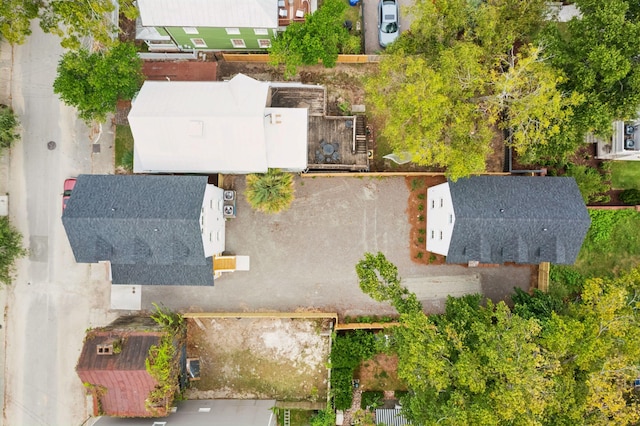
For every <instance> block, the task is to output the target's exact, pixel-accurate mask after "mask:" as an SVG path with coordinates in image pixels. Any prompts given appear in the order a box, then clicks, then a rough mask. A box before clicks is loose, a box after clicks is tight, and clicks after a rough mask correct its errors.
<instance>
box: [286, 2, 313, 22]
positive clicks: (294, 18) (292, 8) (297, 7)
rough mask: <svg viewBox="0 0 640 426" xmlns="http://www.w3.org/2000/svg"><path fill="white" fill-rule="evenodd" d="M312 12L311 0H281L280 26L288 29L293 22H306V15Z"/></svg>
mask: <svg viewBox="0 0 640 426" xmlns="http://www.w3.org/2000/svg"><path fill="white" fill-rule="evenodd" d="M311 12H312V10H311V3H310V2H309V0H293V1H290V0H280V1H279V2H278V25H279V26H281V27H286V26H287V25H289V24H290V23H292V22H304V21H305V15H308V14H310V13H311Z"/></svg>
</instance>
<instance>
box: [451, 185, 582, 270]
mask: <svg viewBox="0 0 640 426" xmlns="http://www.w3.org/2000/svg"><path fill="white" fill-rule="evenodd" d="M449 188H450V191H451V198H452V202H453V209H454V213H455V224H454V228H453V234H452V237H451V244H450V246H449V253H448V255H447V262H448V263H467V262H469V261H472V260H477V261H480V262H482V263H504V262H516V263H539V262H551V263H560V264H573V263H574V262H575V260H576V257H577V256H578V252H579V251H580V247H581V245H582V242H583V240H584V237H585V236H586V234H587V231H588V230H589V226H590V223H591V220H590V218H589V213H588V212H587V209H586V206H585V204H584V201H583V199H582V196H581V195H580V191H579V190H578V186H577V185H576V182H575V180H574V179H573V178H568V177H525V176H474V177H470V178H465V179H459V180H458V181H456V182H449Z"/></svg>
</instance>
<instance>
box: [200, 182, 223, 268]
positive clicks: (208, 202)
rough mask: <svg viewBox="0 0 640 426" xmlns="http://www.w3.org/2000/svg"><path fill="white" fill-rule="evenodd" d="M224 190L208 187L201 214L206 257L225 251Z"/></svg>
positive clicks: (201, 228)
mask: <svg viewBox="0 0 640 426" xmlns="http://www.w3.org/2000/svg"><path fill="white" fill-rule="evenodd" d="M223 192H224V191H223V190H222V189H220V188H218V187H216V186H214V185H207V188H206V189H205V192H204V199H203V201H202V213H201V214H200V230H201V231H202V245H203V247H204V255H205V257H211V256H213V255H216V254H220V253H222V252H223V251H224V239H225V234H224V229H225V226H224V225H225V220H224V215H223V213H222V205H223V203H224V201H223V198H222V197H223Z"/></svg>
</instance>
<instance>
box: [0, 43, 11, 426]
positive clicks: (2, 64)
mask: <svg viewBox="0 0 640 426" xmlns="http://www.w3.org/2000/svg"><path fill="white" fill-rule="evenodd" d="M11 66H12V48H11V46H10V45H9V43H7V42H6V41H5V40H4V39H1V38H0V104H5V105H9V106H11ZM8 192H9V153H8V152H5V153H3V154H2V155H0V194H3V195H4V194H7V193H8ZM9 202H11V200H9ZM6 306H7V288H6V287H5V286H3V285H1V284H0V309H2V317H1V318H0V345H1V346H0V347H1V348H2V355H1V356H0V371H1V372H2V374H0V401H2V403H3V407H4V386H5V383H4V378H5V374H4V373H5V357H6V353H7V350H6V348H7V342H6V333H5V324H6ZM3 410H4V408H3ZM2 425H4V416H3V415H0V426H2Z"/></svg>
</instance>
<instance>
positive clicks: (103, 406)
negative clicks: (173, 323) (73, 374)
mask: <svg viewBox="0 0 640 426" xmlns="http://www.w3.org/2000/svg"><path fill="white" fill-rule="evenodd" d="M163 335H164V332H163V331H162V330H161V329H160V328H159V327H158V325H157V324H156V323H155V322H154V321H153V320H151V319H150V318H139V317H124V318H119V319H118V320H116V321H114V322H113V323H112V324H111V325H109V326H108V327H105V328H104V329H100V330H91V331H89V332H88V333H87V337H86V339H85V342H84V346H83V348H82V353H81V354H80V359H79V360H78V365H77V367H76V371H77V373H78V376H79V377H80V380H82V382H83V383H85V384H89V385H90V386H89V385H87V386H88V388H89V389H90V390H91V392H92V394H93V398H94V413H95V415H98V414H103V415H107V416H114V417H160V416H166V415H167V413H166V409H165V407H164V406H161V407H153V409H151V410H148V409H147V404H146V401H147V398H148V397H149V394H150V393H151V391H152V390H153V389H154V387H155V386H156V385H157V384H158V383H157V381H156V380H155V379H154V378H153V377H152V376H151V375H150V374H149V373H148V372H147V369H146V366H145V360H146V359H147V357H148V355H149V349H150V348H151V346H152V345H158V344H159V343H160V340H161V338H162V336H163Z"/></svg>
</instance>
